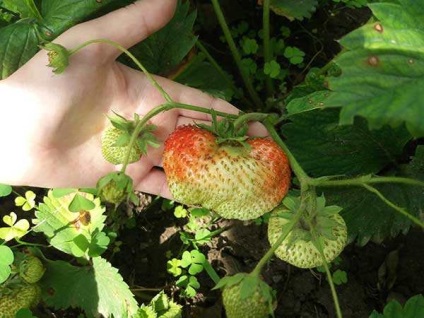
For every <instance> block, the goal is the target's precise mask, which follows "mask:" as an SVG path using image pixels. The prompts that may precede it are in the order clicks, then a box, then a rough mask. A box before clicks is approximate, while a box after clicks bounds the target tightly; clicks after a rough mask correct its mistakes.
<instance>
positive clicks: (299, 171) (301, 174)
mask: <svg viewBox="0 0 424 318" xmlns="http://www.w3.org/2000/svg"><path fill="white" fill-rule="evenodd" d="M263 124H264V125H265V127H266V129H267V130H268V132H269V134H270V135H271V137H272V138H273V139H274V141H275V142H276V143H277V144H278V145H279V146H280V147H281V149H283V150H284V152H285V154H286V156H287V158H288V159H289V161H290V166H291V168H292V170H293V172H294V174H295V175H296V177H297V178H298V179H299V182H300V184H301V188H308V186H309V185H310V184H311V180H313V179H311V178H310V177H309V176H308V175H307V174H306V172H305V171H304V170H303V168H302V166H301V165H300V164H299V162H298V161H297V160H296V158H295V157H294V156H293V154H292V153H291V151H290V150H289V148H287V146H286V144H285V143H284V141H283V140H282V139H281V137H280V135H279V134H278V133H277V131H276V130H275V128H274V126H273V125H272V124H271V123H270V122H269V121H268V120H267V119H266V118H265V120H264V121H263Z"/></svg>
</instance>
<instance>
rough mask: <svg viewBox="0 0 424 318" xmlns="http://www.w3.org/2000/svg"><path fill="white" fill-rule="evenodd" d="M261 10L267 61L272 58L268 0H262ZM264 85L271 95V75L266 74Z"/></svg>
mask: <svg viewBox="0 0 424 318" xmlns="http://www.w3.org/2000/svg"><path fill="white" fill-rule="evenodd" d="M262 6H263V11H262V23H263V25H262V29H263V37H264V38H263V45H264V63H265V64H266V63H269V62H270V61H271V59H272V52H271V45H270V30H269V26H270V22H269V12H270V10H269V7H270V0H264V2H263V4H262ZM265 87H266V92H267V96H271V95H272V93H273V90H274V89H273V82H272V78H271V76H269V75H267V76H266V78H265Z"/></svg>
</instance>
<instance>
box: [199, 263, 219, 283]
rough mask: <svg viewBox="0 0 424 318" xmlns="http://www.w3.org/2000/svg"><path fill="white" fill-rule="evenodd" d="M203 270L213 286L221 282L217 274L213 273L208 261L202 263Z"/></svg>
mask: <svg viewBox="0 0 424 318" xmlns="http://www.w3.org/2000/svg"><path fill="white" fill-rule="evenodd" d="M203 268H204V269H205V271H206V273H208V275H209V277H210V278H211V279H212V280H213V282H214V283H215V285H216V284H218V282H219V281H220V280H221V277H219V275H218V273H217V272H216V271H215V269H214V268H213V267H212V265H211V264H210V263H209V261H208V260H206V261H205V262H204V263H203Z"/></svg>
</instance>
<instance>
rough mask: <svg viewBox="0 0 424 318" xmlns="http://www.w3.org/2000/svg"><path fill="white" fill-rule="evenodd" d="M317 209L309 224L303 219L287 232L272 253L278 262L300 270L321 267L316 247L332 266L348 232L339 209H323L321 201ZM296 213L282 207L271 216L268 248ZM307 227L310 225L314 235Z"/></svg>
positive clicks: (344, 244)
mask: <svg viewBox="0 0 424 318" xmlns="http://www.w3.org/2000/svg"><path fill="white" fill-rule="evenodd" d="M283 203H284V201H283ZM316 209H317V210H316V214H315V215H314V216H313V218H312V220H311V222H307V221H305V219H304V218H303V219H301V221H300V222H298V223H297V224H296V226H295V227H294V228H293V230H292V231H291V232H289V234H288V235H287V236H286V238H285V239H284V241H283V242H282V244H281V245H280V246H279V247H278V248H277V250H276V251H275V255H276V256H277V257H278V258H280V259H282V260H283V261H286V262H287V263H290V264H292V265H294V266H296V267H299V268H313V267H317V266H321V265H323V259H322V256H321V254H320V252H319V249H318V247H319V246H321V247H322V249H323V253H324V256H325V260H326V262H327V263H330V262H332V261H333V260H334V259H335V258H336V257H337V256H338V255H339V254H340V253H341V252H342V250H343V249H344V247H345V246H346V242H347V228H346V223H345V221H344V220H343V218H342V217H341V216H340V214H339V212H340V211H341V208H340V207H338V206H325V199H324V198H323V197H321V198H318V199H317V208H316ZM296 213H297V211H296V209H294V211H292V210H291V209H287V208H285V207H283V208H281V209H276V210H275V211H273V212H272V213H271V217H270V218H269V221H268V240H269V242H270V244H271V245H273V244H274V243H276V242H277V240H278V238H279V237H280V236H281V233H282V231H283V228H284V226H286V225H287V224H288V223H289V221H290V220H291V218H292V217H294V215H295V214H296ZM308 224H313V226H314V229H313V231H312V229H311V228H309V226H308ZM313 233H315V236H314V234H313ZM318 244H319V245H318Z"/></svg>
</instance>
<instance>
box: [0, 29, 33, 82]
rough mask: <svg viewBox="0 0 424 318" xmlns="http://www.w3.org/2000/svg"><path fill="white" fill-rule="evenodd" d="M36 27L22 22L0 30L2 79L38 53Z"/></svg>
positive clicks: (0, 74)
mask: <svg viewBox="0 0 424 318" xmlns="http://www.w3.org/2000/svg"><path fill="white" fill-rule="evenodd" d="M38 43H39V42H38V38H37V32H36V28H35V26H34V25H33V24H32V23H30V22H28V21H22V22H17V23H15V24H10V25H8V26H6V27H3V28H1V29H0V79H4V78H6V77H8V76H9V75H10V74H12V73H13V72H14V71H15V70H17V69H18V68H19V67H21V66H22V65H23V64H25V63H26V62H27V61H28V60H29V59H30V58H31V57H32V56H33V55H34V54H35V53H37V51H38V47H37V45H38Z"/></svg>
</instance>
